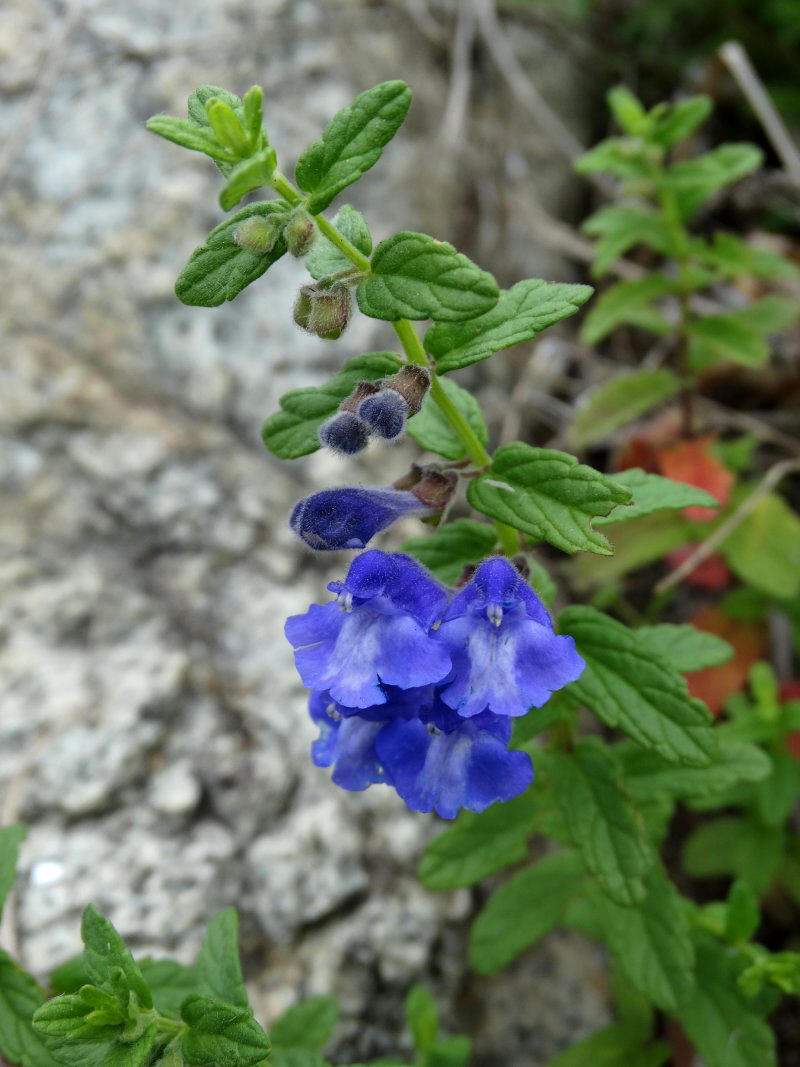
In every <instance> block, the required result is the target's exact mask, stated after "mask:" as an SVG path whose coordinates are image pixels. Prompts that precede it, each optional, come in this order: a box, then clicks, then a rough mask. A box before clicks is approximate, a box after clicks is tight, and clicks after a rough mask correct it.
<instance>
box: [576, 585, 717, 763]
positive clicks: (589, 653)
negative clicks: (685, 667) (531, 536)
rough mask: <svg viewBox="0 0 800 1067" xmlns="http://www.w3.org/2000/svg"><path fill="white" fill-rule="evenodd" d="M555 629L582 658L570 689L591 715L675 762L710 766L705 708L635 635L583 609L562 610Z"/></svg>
mask: <svg viewBox="0 0 800 1067" xmlns="http://www.w3.org/2000/svg"><path fill="white" fill-rule="evenodd" d="M559 629H560V631H561V632H562V633H567V634H571V635H572V637H573V638H574V639H575V644H576V645H577V646H578V651H579V652H580V654H581V655H582V656H583V658H584V659H585V660H586V669H585V670H584V672H583V674H582V675H581V676H580V678H579V679H578V680H577V681H576V682H573V683H572V684H571V687H570V688H571V691H572V692H573V693H574V694H575V696H577V697H578V698H579V699H580V700H582V701H583V702H584V703H585V705H586V707H588V708H589V710H590V711H593V712H594V714H595V715H597V716H598V717H599V718H600V719H602V720H603V722H605V723H606V725H608V726H616V727H619V728H620V729H622V730H624V731H625V733H627V734H628V735H629V736H630V737H632V738H633V739H634V741H637V742H638V743H639V744H640V745H643V746H644V747H645V748H649V749H654V750H655V751H656V752H658V753H660V755H662V756H663V757H664V758H665V759H667V760H669V761H671V762H673V763H683V764H686V765H688V766H690V767H705V766H708V764H709V763H711V761H712V759H713V758H714V757H715V756H716V754H717V739H716V737H715V735H714V733H713V731H712V729H711V722H712V719H711V716H710V715H709V713H708V711H707V709H706V707H705V705H704V704H702V703H701V702H700V701H699V700H693V699H692V698H691V697H690V696H689V694H688V692H687V689H686V682H685V680H684V679H683V678H682V677H681V675H680V674H679V673H678V672H677V671H676V670H675V669H674V668H673V667H671V666H670V665H669V664H668V663H667V662H666V660H663V659H661V658H660V657H659V656H657V655H655V654H654V653H653V652H652V650H651V649H650V648H649V647H648V646H647V644H645V643H643V642H639V640H638V638H637V637H636V633H635V631H633V630H630V629H629V628H628V627H627V626H623V624H622V623H620V622H617V621H616V620H615V619H611V618H609V616H607V615H603V614H602V612H599V611H595V609H594V608H590V607H585V606H574V607H571V608H567V609H566V610H565V611H562V612H561V615H560V616H559Z"/></svg>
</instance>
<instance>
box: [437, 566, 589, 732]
mask: <svg viewBox="0 0 800 1067" xmlns="http://www.w3.org/2000/svg"><path fill="white" fill-rule="evenodd" d="M435 636H436V639H437V640H438V641H440V642H441V643H442V644H443V645H444V646H445V648H446V649H447V651H448V652H449V653H450V656H451V658H452V661H453V670H452V673H451V674H450V675H449V676H448V677H447V678H446V679H445V681H444V683H443V685H442V689H441V697H442V700H443V701H444V702H445V704H447V705H448V706H449V707H451V708H453V709H454V710H456V711H457V712H458V713H459V715H462V716H464V717H465V718H468V717H471V716H473V715H480V713H481V712H483V711H486V710H488V711H491V712H493V713H494V714H496V715H524V714H525V713H526V712H527V711H528V709H529V708H531V707H536V708H539V707H541V706H542V704H544V703H546V701H547V700H548V699H549V697H550V694H551V693H552V692H553V691H554V690H556V689H561V688H562V687H563V686H565V685H567V684H568V683H569V682H574V681H575V679H576V678H578V677H579V675H580V674H581V672H582V671H583V669H584V667H585V666H586V664H585V663H584V661H583V660H582V659H581V657H580V656H579V655H578V653H577V652H576V650H575V642H574V641H573V640H572V638H571V637H559V636H556V634H554V633H553V627H552V623H551V621H550V617H549V616H548V614H547V612H546V610H545V608H544V606H543V604H542V602H541V601H540V600H539V598H538V597H537V596H536V594H535V593H534V592H533V590H531V589H530V587H529V586H528V585H527V583H526V582H525V581H524V580H523V579H522V578H520V576H519V574H518V573H517V572H516V570H515V569H514V567H513V566H512V564H511V563H509V562H508V560H505V559H500V558H496V559H490V560H487V561H486V562H485V563H482V564H481V565H480V566H479V567H478V569H477V570H476V571H475V574H474V575H473V577H472V579H471V581H470V582H469V583H468V584H467V585H466V586H465V587H464V588H463V589H462V590H461V591H460V592H459V593H457V594H456V596H455V597H454V598H453V600H452V601H451V603H450V604H449V606H448V608H447V610H446V611H445V613H444V616H443V620H442V624H441V626H440V627H439V628H438V630H437V631H436V634H435Z"/></svg>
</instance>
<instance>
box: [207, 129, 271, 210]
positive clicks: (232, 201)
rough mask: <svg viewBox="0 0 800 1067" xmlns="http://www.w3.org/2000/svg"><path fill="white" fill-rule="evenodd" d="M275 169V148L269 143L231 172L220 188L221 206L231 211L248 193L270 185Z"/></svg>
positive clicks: (238, 164)
mask: <svg viewBox="0 0 800 1067" xmlns="http://www.w3.org/2000/svg"><path fill="white" fill-rule="evenodd" d="M274 170H275V149H274V148H270V147H269V145H267V147H266V148H262V149H261V151H260V152H257V153H256V154H255V155H253V156H250V157H249V158H248V159H243V160H242V162H241V163H237V164H236V166H235V167H234V168H233V170H232V171H231V172H230V174H229V175H228V180H227V181H226V183H225V184H224V185H223V187H222V189H221V190H220V194H219V206H220V207H221V208H222V210H223V211H230V209H231V208H232V207H235V206H236V204H238V203H239V201H240V200H241V199H242V197H243V196H245V195H246V194H247V193H251V192H252V191H253V190H254V189H260V188H261V187H262V186H264V185H269V180H270V178H271V177H272V172H273V171H274Z"/></svg>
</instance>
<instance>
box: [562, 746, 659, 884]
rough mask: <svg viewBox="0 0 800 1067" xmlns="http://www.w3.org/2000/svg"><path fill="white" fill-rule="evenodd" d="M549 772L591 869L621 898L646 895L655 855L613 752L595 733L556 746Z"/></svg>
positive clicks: (582, 856) (589, 869)
mask: <svg viewBox="0 0 800 1067" xmlns="http://www.w3.org/2000/svg"><path fill="white" fill-rule="evenodd" d="M551 758H552V760H553V762H554V766H553V768H552V773H551V775H550V777H551V781H552V783H553V789H554V792H555V797H556V803H557V804H558V806H559V808H560V810H561V814H562V816H563V817H564V820H565V822H566V824H567V827H568V829H569V832H570V834H571V836H572V840H573V841H574V842H575V845H576V847H577V849H578V852H579V853H580V855H581V858H582V859H583V862H584V864H585V865H586V869H587V870H588V871H589V873H590V874H593V875H594V876H595V877H596V878H597V881H598V883H599V884H600V886H601V887H602V888H603V889H604V890H605V892H606V893H608V895H609V896H610V897H611V899H612V900H615V901H616V902H617V903H619V904H636V903H637V902H638V901H640V900H642V899H643V897H644V893H645V891H644V885H643V883H642V877H643V875H644V874H645V873H646V872H647V871H648V870H649V868H650V867H651V865H652V864H653V862H654V859H655V856H654V854H653V852H652V850H651V849H650V848H649V846H648V845H647V842H646V840H645V837H644V833H643V828H642V825H641V821H640V820H639V819H638V818H637V815H636V812H635V811H634V809H633V807H632V806H631V803H630V799H629V797H628V795H627V794H626V792H625V790H624V789H623V787H622V783H621V775H620V772H619V768H618V767H617V766H616V764H615V762H614V759H613V756H612V755H611V753H610V752H608V751H607V750H606V749H605V748H604V747H603V745H602V744H601V743H600V742H599V741H598V740H597V739H596V738H588V737H587V738H584V739H583V740H581V741H579V742H578V744H577V745H576V747H575V749H574V751H573V752H571V753H569V754H566V753H564V754H562V753H558V752H555V753H553V754H552V756H551Z"/></svg>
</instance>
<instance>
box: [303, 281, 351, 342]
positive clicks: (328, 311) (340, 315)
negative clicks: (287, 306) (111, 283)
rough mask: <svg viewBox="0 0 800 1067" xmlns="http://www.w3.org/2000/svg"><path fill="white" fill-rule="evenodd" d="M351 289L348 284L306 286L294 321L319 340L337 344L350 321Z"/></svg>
mask: <svg viewBox="0 0 800 1067" xmlns="http://www.w3.org/2000/svg"><path fill="white" fill-rule="evenodd" d="M350 307H351V302H350V290H349V289H348V288H347V286H346V285H339V284H337V285H332V286H330V288H323V287H322V286H318V285H304V286H303V287H302V288H301V289H300V292H299V294H298V296H297V300H296V301H295V305H294V321H295V322H296V323H297V325H298V326H302V328H303V329H304V330H308V332H309V333H315V334H316V335H317V337H324V338H326V339H327V340H331V341H335V340H336V338H337V337H340V336H341V335H342V333H343V332H344V328H345V327H346V326H347V323H348V322H349V321H350Z"/></svg>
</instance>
